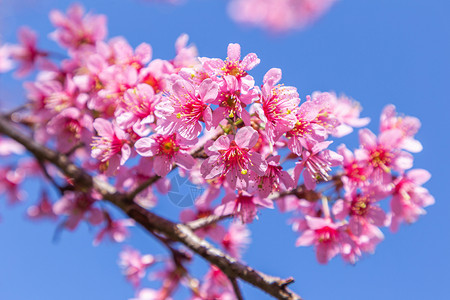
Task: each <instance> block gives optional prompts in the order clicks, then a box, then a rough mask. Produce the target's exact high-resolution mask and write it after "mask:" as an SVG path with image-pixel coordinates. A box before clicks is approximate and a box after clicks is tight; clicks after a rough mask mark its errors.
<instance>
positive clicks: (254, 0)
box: [228, 0, 336, 32]
mask: <svg viewBox="0 0 450 300" xmlns="http://www.w3.org/2000/svg"><path fill="white" fill-rule="evenodd" d="M335 2H336V0H230V3H229V5H228V14H229V15H230V17H231V18H232V19H233V20H235V21H236V22H238V23H242V24H244V25H251V26H256V27H261V28H263V29H266V30H269V31H272V32H284V31H288V30H292V29H300V28H304V27H305V26H307V25H309V24H311V23H313V22H314V21H316V20H317V19H318V18H319V17H321V16H322V15H323V14H324V13H325V12H327V11H328V9H329V8H330V7H331V6H332V5H333V4H334V3H335Z"/></svg>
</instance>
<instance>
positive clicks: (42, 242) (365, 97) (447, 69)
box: [0, 0, 450, 300]
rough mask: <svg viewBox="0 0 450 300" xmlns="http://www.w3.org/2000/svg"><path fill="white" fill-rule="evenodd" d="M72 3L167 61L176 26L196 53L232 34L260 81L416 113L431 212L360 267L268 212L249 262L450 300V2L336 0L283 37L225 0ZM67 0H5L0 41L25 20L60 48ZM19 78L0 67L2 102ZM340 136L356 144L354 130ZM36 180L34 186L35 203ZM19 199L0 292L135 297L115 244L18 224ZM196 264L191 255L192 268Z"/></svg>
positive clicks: (379, 293)
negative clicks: (318, 252) (56, 12)
mask: <svg viewBox="0 0 450 300" xmlns="http://www.w3.org/2000/svg"><path fill="white" fill-rule="evenodd" d="M79 2H81V3H83V4H84V6H85V7H86V8H87V9H88V10H91V11H93V12H95V13H103V14H105V15H107V16H108V24H109V37H113V36H117V35H123V36H125V37H126V38H127V39H128V41H129V42H130V43H131V44H132V45H133V46H137V45H138V44H139V43H141V42H147V43H150V44H151V45H152V47H153V53H154V55H153V56H154V57H155V58H164V59H170V58H171V57H173V55H174V49H173V44H174V42H175V39H176V38H177V37H178V36H179V35H180V34H181V33H188V34H189V35H190V38H191V41H192V42H193V43H195V44H196V45H197V47H198V49H199V52H200V55H201V56H208V57H223V58H224V57H225V56H226V47H227V45H228V43H230V42H235V43H240V44H241V46H242V51H243V54H245V53H249V52H255V53H257V54H258V56H259V57H260V59H261V64H260V65H259V66H257V67H256V68H255V69H254V72H253V73H252V75H254V77H255V78H256V80H257V82H260V81H261V79H262V76H263V75H264V73H265V72H266V71H267V70H269V69H270V68H272V67H279V68H281V69H282V70H283V80H282V81H283V82H284V83H285V84H286V85H293V86H296V87H297V88H298V90H299V93H300V96H301V98H302V99H304V97H305V96H306V95H307V94H310V93H311V92H313V91H315V90H321V91H328V90H333V91H336V92H337V93H345V94H347V95H349V96H351V97H353V98H354V99H356V100H358V101H359V102H360V103H361V105H362V106H363V108H364V110H363V116H369V117H371V118H372V122H371V124H370V125H369V128H370V129H372V130H374V131H376V130H377V128H378V118H379V114H380V112H381V110H382V108H383V107H384V106H385V105H386V104H388V103H393V104H395V105H396V106H397V110H398V111H399V112H402V113H404V114H407V115H412V116H416V117H418V118H420V120H421V121H422V129H421V130H420V131H419V133H418V135H417V138H418V139H419V140H420V141H421V142H422V144H423V146H424V150H423V151H422V152H421V153H419V154H417V155H415V167H416V168H425V169H427V170H429V171H430V172H431V174H432V179H431V180H430V181H429V182H428V183H427V184H426V185H425V187H427V188H428V189H429V190H430V192H431V193H432V194H433V195H434V197H435V199H436V204H435V205H434V206H432V207H429V208H428V209H427V211H428V214H427V215H426V216H424V217H422V218H420V219H419V221H418V222H417V223H415V224H413V225H411V226H402V227H401V229H400V231H399V232H398V233H397V234H391V233H390V232H389V231H388V230H385V231H384V232H385V241H383V242H382V243H381V244H380V245H379V246H378V247H377V250H376V253H375V255H370V256H365V257H364V258H363V259H362V260H361V261H359V262H358V263H357V264H356V265H354V266H352V265H349V264H346V263H344V262H342V261H341V260H340V259H339V258H338V259H334V260H333V261H332V262H331V263H329V264H328V265H326V266H321V265H319V264H318V263H317V262H316V260H315V255H314V252H313V249H312V248H296V247H294V243H295V239H296V235H295V234H294V233H293V232H292V231H291V230H290V228H289V227H288V226H287V225H286V216H285V215H281V214H280V213H278V212H277V211H276V210H274V211H269V210H265V211H262V212H261V214H260V217H259V221H255V222H254V223H253V224H252V225H251V229H252V240H253V243H252V244H251V246H250V248H249V249H248V251H247V252H246V254H245V255H244V260H245V261H246V262H247V263H249V264H250V265H251V266H253V267H255V268H256V269H259V270H262V271H264V272H266V273H269V274H272V275H277V276H281V277H288V276H293V277H294V278H295V279H296V282H295V283H294V284H293V285H292V288H293V289H294V290H295V291H297V292H298V293H299V294H300V295H302V296H303V297H304V298H305V299H309V300H313V299H318V300H321V299H343V300H353V299H355V300H358V299H369V300H370V299H384V300H387V299H389V300H390V299H409V300H413V299H448V297H449V296H448V295H450V285H449V284H448V280H449V271H448V270H449V269H450V256H449V253H450V217H449V216H450V201H449V200H448V199H449V197H448V194H445V193H446V192H445V189H444V187H447V186H448V185H449V184H450V177H449V175H448V168H449V161H450V160H449V158H448V154H449V152H450V139H449V133H448V132H449V129H450V126H449V125H448V124H449V121H448V120H449V115H448V114H449V110H450V105H449V101H450V96H449V93H448V87H449V86H450V85H449V83H450V19H449V18H448V11H450V2H448V1H444V0H436V1H432V2H431V1H418V0H396V1H392V0H378V1H366V0H341V1H339V2H338V3H337V4H336V5H335V6H334V7H333V8H332V9H331V10H330V12H329V13H328V14H326V15H325V16H324V17H323V18H322V19H320V20H319V21H318V22H317V23H316V24H314V25H313V26H311V27H310V28H309V29H307V30H305V31H301V32H292V33H288V34H284V35H282V36H273V35H270V34H267V33H265V32H263V31H261V30H258V29H252V28H242V27H240V26H239V25H236V24H235V23H233V22H232V21H231V20H230V19H229V18H228V16H227V15H226V14H225V6H226V2H225V1H223V0H216V1H207V0H187V2H186V3H185V4H183V5H181V6H168V5H162V4H154V3H149V2H145V1H132V0H95V1H79ZM69 3H71V2H70V1H66V0H59V1H57V0H0V39H1V40H2V41H5V42H14V41H15V31H16V30H17V28H18V27H19V26H20V25H28V26H30V27H32V28H34V29H36V30H37V31H38V32H39V33H40V36H41V38H42V39H41V41H40V45H42V46H44V47H46V48H52V49H58V48H56V46H55V44H54V43H53V42H51V41H48V40H46V39H45V37H46V35H47V34H48V33H49V32H51V31H52V27H51V24H50V22H49V21H48V18H47V15H48V12H49V11H50V10H51V9H53V8H58V9H61V10H65V9H66V8H67V6H68V5H69ZM431 3H432V4H431ZM20 87H21V83H18V82H15V81H13V80H11V79H9V75H7V76H1V77H0V99H1V100H2V101H3V102H2V106H6V107H8V106H9V107H12V106H13V105H14V104H15V103H17V102H18V101H22V100H21V99H23V92H22V91H21V89H20ZM5 100H6V101H5ZM8 101H9V102H8ZM345 141H346V142H349V143H350V144H351V145H356V141H357V136H356V134H353V135H351V136H350V137H348V138H346V139H345ZM339 143H340V141H339V140H336V145H337V144H339ZM36 188H37V186H36V184H30V185H29V186H28V193H29V194H30V201H33V200H34V192H35V191H36ZM160 203H161V206H160V207H158V208H157V209H156V212H158V213H160V214H161V215H164V216H167V217H169V218H171V219H176V218H177V217H178V215H179V212H180V209H179V208H177V207H176V206H174V205H172V204H171V203H170V201H168V199H167V198H161V200H160ZM25 207H26V206H24V205H20V206H17V207H13V208H10V207H6V205H4V201H3V200H2V203H1V204H0V214H1V216H2V217H1V222H0V239H1V243H0V299H5V300H60V299H64V300H72V299H74V300H75V299H76V300H79V299H83V300H84V299H86V300H90V299H110V300H115V299H118V300H119V299H128V298H129V297H131V296H132V295H133V290H132V288H131V286H130V285H129V284H128V283H127V282H125V280H124V279H123V276H122V275H121V274H120V270H119V268H118V267H117V265H116V262H117V259H118V256H117V255H118V252H119V251H120V249H121V248H122V246H121V245H113V244H105V245H101V246H99V247H93V246H92V237H93V232H92V230H91V229H89V228H88V227H87V226H81V227H80V228H79V229H78V230H77V231H76V232H75V233H69V232H62V234H60V235H59V236H58V238H57V239H56V240H55V239H54V235H55V230H56V226H55V224H53V223H47V222H42V223H32V222H31V221H28V220H26V218H25V217H24V214H25ZM131 244H132V245H133V246H135V247H137V248H139V249H140V250H141V251H142V252H143V253H158V252H160V253H163V251H164V250H163V249H161V247H160V246H159V245H158V244H157V243H154V242H153V241H152V240H151V237H150V236H148V235H147V234H146V233H145V232H143V231H142V230H140V229H135V230H133V236H132V239H131ZM204 269H205V265H204V264H203V263H202V262H199V263H196V264H195V268H194V272H197V273H198V272H200V271H201V270H204ZM241 286H242V287H243V293H244V296H245V299H269V297H268V296H266V295H264V294H262V293H261V292H259V291H258V290H256V289H254V288H252V287H250V286H248V285H247V284H241ZM183 295H184V294H178V295H177V299H178V298H180V299H182V298H183Z"/></svg>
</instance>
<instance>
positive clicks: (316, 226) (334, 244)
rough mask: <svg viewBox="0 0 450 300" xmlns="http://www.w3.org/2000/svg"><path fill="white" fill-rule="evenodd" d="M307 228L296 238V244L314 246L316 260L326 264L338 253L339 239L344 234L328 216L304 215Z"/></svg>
mask: <svg viewBox="0 0 450 300" xmlns="http://www.w3.org/2000/svg"><path fill="white" fill-rule="evenodd" d="M305 218H306V223H307V225H308V229H307V230H305V231H304V232H303V234H302V235H301V236H300V237H299V238H298V239H297V242H296V245H297V246H311V245H314V246H315V248H316V256H317V261H318V262H319V263H321V264H326V263H327V262H328V261H329V260H330V259H332V258H333V257H334V256H336V255H337V254H339V252H340V249H341V248H340V247H341V240H342V238H343V236H344V235H345V233H344V231H341V230H340V225H339V224H336V223H334V222H333V221H332V220H331V219H330V218H314V217H310V216H306V217H305Z"/></svg>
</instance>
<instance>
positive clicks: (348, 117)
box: [313, 92, 370, 137]
mask: <svg viewBox="0 0 450 300" xmlns="http://www.w3.org/2000/svg"><path fill="white" fill-rule="evenodd" d="M317 94H319V95H320V94H321V93H318V92H316V93H313V97H314V96H315V95H317ZM323 94H327V96H328V99H329V103H330V106H329V113H330V114H331V115H333V116H334V117H336V119H337V120H338V121H339V123H340V124H339V125H338V126H337V127H336V128H335V131H334V132H333V136H335V137H343V136H345V135H347V134H349V133H351V132H352V131H353V127H362V126H366V125H367V124H369V122H370V119H369V118H360V117H359V115H360V113H361V110H362V107H361V105H360V104H359V103H358V102H356V101H354V100H352V99H350V98H348V97H347V96H345V95H341V96H339V97H337V96H336V94H334V93H323Z"/></svg>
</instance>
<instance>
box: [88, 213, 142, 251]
mask: <svg viewBox="0 0 450 300" xmlns="http://www.w3.org/2000/svg"><path fill="white" fill-rule="evenodd" d="M105 221H106V225H105V227H103V228H102V229H101V230H100V231H99V232H98V233H97V235H96V236H95V239H94V241H93V245H94V246H98V245H99V244H100V243H101V242H102V241H103V240H104V239H105V237H106V236H109V238H110V240H111V241H114V242H116V243H122V242H123V241H125V239H126V238H127V237H128V236H129V232H128V230H127V227H130V226H134V224H135V221H134V220H133V219H123V220H112V219H111V217H110V216H109V215H108V214H106V215H105Z"/></svg>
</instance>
